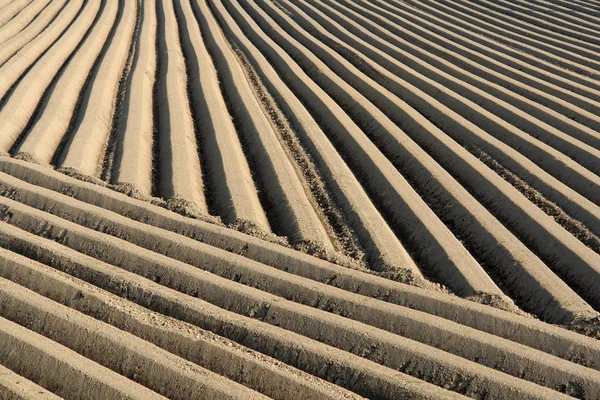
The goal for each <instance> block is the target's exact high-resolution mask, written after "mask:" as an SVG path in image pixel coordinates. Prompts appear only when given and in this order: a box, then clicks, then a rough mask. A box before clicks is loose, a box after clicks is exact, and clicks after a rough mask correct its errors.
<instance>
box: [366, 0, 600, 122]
mask: <svg viewBox="0 0 600 400" xmlns="http://www.w3.org/2000/svg"><path fill="white" fill-rule="evenodd" d="M377 4H380V3H379V1H377ZM384 5H385V4H384ZM372 8H373V9H375V10H376V14H377V15H381V14H385V15H386V16H387V17H388V18H390V21H391V20H392V19H393V20H394V21H398V22H399V23H400V24H394V25H393V26H394V28H396V27H397V26H402V27H405V26H406V27H412V28H413V29H416V30H417V32H415V34H416V35H417V36H416V37H418V38H420V40H421V41H422V42H423V44H424V45H425V47H427V48H428V46H427V44H429V42H431V43H432V46H433V48H434V49H436V50H437V49H441V48H443V49H445V50H446V56H445V58H446V59H447V60H449V61H452V63H453V64H455V65H456V66H458V67H460V68H462V69H464V70H466V71H468V72H472V73H474V74H476V75H477V76H479V77H480V78H483V77H485V78H486V79H487V81H488V82H493V83H496V84H498V85H499V86H500V87H502V88H506V89H509V90H510V91H512V92H515V93H517V94H519V95H521V96H523V97H525V98H528V99H530V100H531V101H533V102H535V103H537V104H540V105H543V106H545V107H547V108H549V109H551V110H554V111H556V112H559V113H561V114H563V115H565V116H566V117H568V118H570V119H572V120H575V121H577V122H580V123H581V124H583V125H585V126H588V127H590V128H591V129H594V130H598V127H599V124H598V121H599V118H598V116H597V114H598V111H599V110H600V108H599V103H598V102H597V101H594V100H591V98H590V96H583V95H578V94H574V93H571V92H570V91H569V90H566V89H563V88H562V87H560V86H558V85H555V84H552V83H546V82H544V81H543V80H541V79H537V78H535V77H532V76H530V75H527V74H524V73H523V72H521V71H520V70H519V69H516V68H510V67H508V66H506V65H505V64H503V63H499V62H496V61H494V60H493V59H491V58H490V57H487V56H484V55H481V54H478V53H477V52H475V51H472V50H470V49H468V48H467V47H466V46H463V45H457V44H456V41H454V40H449V39H447V38H446V37H445V35H439V34H436V33H433V32H431V30H429V29H421V28H419V27H418V26H416V25H414V24H412V23H409V21H407V20H406V19H404V18H403V17H401V16H400V15H399V14H398V13H397V12H396V13H392V12H389V11H387V10H385V9H384V8H382V7H379V6H377V7H372ZM386 22H387V21H386ZM392 30H395V29H392ZM403 32H405V31H403ZM440 43H441V44H440ZM422 46H423V45H422ZM438 46H439V47H438ZM473 64H475V65H473Z"/></svg>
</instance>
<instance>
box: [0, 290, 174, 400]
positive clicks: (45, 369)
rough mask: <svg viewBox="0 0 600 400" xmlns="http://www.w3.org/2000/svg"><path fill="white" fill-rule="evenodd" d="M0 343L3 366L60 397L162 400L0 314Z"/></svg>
mask: <svg viewBox="0 0 600 400" xmlns="http://www.w3.org/2000/svg"><path fill="white" fill-rule="evenodd" d="M4 282H6V281H5V280H3V282H2V283H3V284H2V287H3V288H4V286H5V284H4ZM23 317H26V315H23ZM0 343H2V346H0V355H1V356H2V363H3V365H5V366H7V367H8V368H10V369H11V370H13V371H15V372H17V373H18V374H19V375H21V376H24V377H25V378H27V379H30V380H33V381H35V382H36V383H37V384H39V385H40V386H42V387H44V388H45V389H47V390H49V391H51V392H54V393H56V394H58V395H59V396H61V397H67V398H69V397H72V398H86V399H98V400H101V399H106V398H122V397H125V398H131V399H140V400H141V399H165V397H163V396H160V395H158V394H156V393H154V392H152V391H151V390H148V389H146V388H144V387H142V386H140V385H138V384H136V383H135V382H132V381H131V380H129V379H127V378H125V377H122V376H120V375H119V374H117V373H114V372H113V371H111V370H109V369H107V368H104V367H102V366H101V365H99V364H97V363H95V362H93V361H91V360H89V359H87V358H85V357H84V356H82V355H80V354H78V353H76V352H74V351H72V350H70V349H68V348H66V347H64V346H62V345H60V344H58V343H56V342H54V341H52V340H50V339H48V338H45V337H44V336H42V335H40V334H37V333H35V332H32V331H31V330H29V329H27V328H25V327H23V326H21V325H18V324H16V323H14V322H12V321H10V320H9V319H5V318H3V317H0Z"/></svg>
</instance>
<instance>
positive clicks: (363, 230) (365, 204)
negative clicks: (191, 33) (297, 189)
mask: <svg viewBox="0 0 600 400" xmlns="http://www.w3.org/2000/svg"><path fill="white" fill-rule="evenodd" d="M200 7H202V6H200ZM201 10H202V8H201ZM201 12H202V11H201ZM208 12H209V11H208V9H206V8H205V9H204V15H209V14H208ZM237 39H238V40H239V42H238V46H240V47H242V48H243V49H244V52H245V54H246V56H247V57H248V58H250V59H251V60H252V61H253V62H254V63H255V65H257V66H258V67H259V69H258V70H257V71H259V72H260V73H261V74H262V76H261V78H262V81H263V83H264V84H266V85H268V89H269V91H270V92H271V94H275V97H276V99H277V104H278V106H279V107H284V108H285V117H286V118H288V120H289V121H290V122H291V123H292V124H293V126H294V129H295V130H296V132H297V133H298V135H301V139H300V140H301V142H302V144H303V145H305V146H306V147H308V148H309V149H310V155H311V157H312V159H313V160H315V161H316V163H317V164H318V168H319V172H320V175H321V177H322V178H323V179H324V180H325V181H326V184H327V186H328V189H329V191H330V192H332V194H333V197H334V198H335V199H336V202H337V203H338V204H341V208H342V209H343V212H344V214H345V219H346V220H347V221H348V223H349V224H350V225H351V226H352V228H353V229H354V230H355V231H356V234H357V236H358V237H359V240H360V242H361V243H362V244H363V247H364V248H365V249H366V251H367V259H368V262H369V263H370V265H371V266H374V267H375V268H377V266H378V265H384V266H385V265H388V266H389V268H393V269H397V268H404V269H406V270H410V269H412V268H414V267H413V266H412V262H411V260H410V257H409V256H408V255H407V254H406V251H405V250H404V249H403V248H402V245H401V244H400V242H399V241H398V239H397V238H396V237H395V235H394V233H393V232H392V231H391V229H390V228H389V227H388V225H387V223H386V222H385V220H384V219H383V218H382V216H381V215H380V214H379V212H378V210H377V209H376V208H375V206H374V205H373V203H372V202H371V200H370V199H369V197H368V195H367V194H366V193H365V191H364V190H363V188H362V187H361V186H360V184H359V182H358V181H357V179H356V178H355V177H354V175H353V174H352V172H351V170H350V169H349V168H348V166H347V165H346V164H345V163H344V160H343V159H342V158H341V157H340V156H339V155H338V153H337V152H336V151H335V148H334V147H333V146H332V145H331V143H330V142H329V140H328V139H327V137H326V136H325V134H324V133H323V131H321V129H320V128H319V126H318V124H317V123H316V122H315V120H314V119H313V118H312V117H311V115H310V113H309V112H308V111H307V110H306V109H305V107H304V105H303V104H302V102H301V101H300V100H299V99H298V98H297V97H295V96H294V95H293V93H292V92H291V91H290V90H289V88H287V86H285V84H284V83H283V82H282V81H281V80H280V79H279V77H278V75H277V74H276V72H275V71H274V70H273V69H272V67H271V66H270V65H269V64H268V61H267V60H266V59H265V58H264V57H262V56H261V54H260V53H259V52H258V51H256V50H254V51H249V50H248V49H249V48H254V47H253V45H252V44H251V43H250V42H249V41H248V40H247V39H246V38H245V37H243V36H238V37H237ZM256 57H258V58H259V59H258V60H257V58H256ZM402 254H404V257H405V260H404V261H403V260H401V259H400V260H398V261H396V260H395V259H394V258H398V256H399V255H402ZM405 263H407V264H405ZM386 268H388V267H384V268H382V269H386Z"/></svg>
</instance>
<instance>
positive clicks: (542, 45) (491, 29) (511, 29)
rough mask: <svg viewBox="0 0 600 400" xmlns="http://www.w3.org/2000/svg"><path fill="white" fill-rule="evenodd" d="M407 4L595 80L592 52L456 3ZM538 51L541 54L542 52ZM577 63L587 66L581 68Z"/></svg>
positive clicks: (432, 0)
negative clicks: (429, 8) (432, 10)
mask: <svg viewBox="0 0 600 400" xmlns="http://www.w3.org/2000/svg"><path fill="white" fill-rule="evenodd" d="M409 1H410V2H411V4H414V5H415V6H417V7H420V4H421V3H426V4H431V6H432V7H434V8H436V9H438V10H443V11H444V14H443V15H446V14H447V15H451V16H454V17H457V18H459V19H461V20H463V21H465V22H468V27H471V28H475V29H477V30H478V31H479V32H480V33H481V34H483V35H485V36H490V37H492V38H493V39H495V40H498V41H500V42H505V43H509V45H512V46H515V47H516V48H525V49H527V50H526V51H528V52H531V53H532V54H541V55H542V57H546V58H548V57H549V58H548V59H549V60H550V61H553V60H554V57H555V56H556V55H559V56H560V57H564V58H565V59H567V60H569V61H568V62H564V61H558V62H559V64H560V65H564V66H566V67H567V68H571V69H573V70H574V71H576V72H584V73H585V74H587V75H590V76H592V77H594V78H597V71H598V67H599V66H600V62H599V61H600V60H599V59H598V58H597V57H596V58H595V57H594V54H593V51H589V50H587V49H584V48H581V47H580V46H577V45H572V44H569V43H566V44H565V43H564V42H563V41H560V40H554V39H553V38H552V37H548V36H547V35H538V34H535V33H534V32H531V31H529V30H527V29H522V28H520V27H518V26H515V25H511V24H505V23H502V22H501V21H498V20H495V19H493V18H490V16H489V15H487V14H485V13H481V12H477V10H472V9H469V8H468V7H464V6H461V5H460V4H457V3H456V2H452V3H449V2H447V1H445V0H418V2H417V1H416V0H409ZM453 6H455V7H460V8H458V9H456V8H453ZM538 51H541V53H539V52H538ZM572 62H575V63H576V64H575V65H573V64H572ZM578 64H581V65H583V66H587V67H583V68H580V67H579V66H578Z"/></svg>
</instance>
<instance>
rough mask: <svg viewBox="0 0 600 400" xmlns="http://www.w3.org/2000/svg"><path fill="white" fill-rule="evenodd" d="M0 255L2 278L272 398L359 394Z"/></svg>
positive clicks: (73, 280)
mask: <svg viewBox="0 0 600 400" xmlns="http://www.w3.org/2000/svg"><path fill="white" fill-rule="evenodd" d="M0 257H2V258H3V260H4V262H5V263H6V265H4V266H3V267H2V269H1V270H0V274H1V275H2V276H4V277H5V278H6V279H10V280H11V281H13V282H15V283H18V284H19V285H21V286H24V287H26V288H28V289H30V290H33V291H35V292H37V293H39V294H41V295H43V296H45V297H47V298H50V299H52V300H54V301H56V302H58V303H61V304H64V305H66V306H68V307H70V308H73V309H75V310H77V311H80V312H82V313H84V314H86V315H89V316H91V317H93V318H96V319H98V320H101V321H103V322H106V323H109V324H111V325H113V326H115V327H117V328H119V329H121V330H124V331H127V332H129V333H132V334H134V335H136V336H138V337H140V338H142V339H144V340H147V341H149V342H152V343H153V344H155V345H157V346H159V347H162V348H163V349H165V350H168V351H170V352H171V353H173V354H176V355H178V356H180V357H183V358H185V359H187V360H189V361H191V362H194V363H195V364H198V365H199V366H201V367H204V368H207V369H209V370H211V371H213V372H217V373H219V374H220V375H223V376H225V377H227V378H229V379H232V380H234V381H236V382H238V383H242V384H243V385H244V386H247V387H249V388H251V389H254V390H257V391H259V392H261V393H263V394H265V395H268V396H269V397H271V398H275V399H297V398H306V399H341V398H357V399H358V396H355V395H352V394H351V393H349V392H346V391H344V390H343V389H340V388H339V387H336V386H334V385H332V384H330V383H326V382H324V381H322V380H320V379H318V378H314V377H312V376H310V375H308V374H305V373H303V372H301V371H298V370H296V369H294V368H290V367H287V366H286V365H285V364H282V363H279V362H277V361H275V360H273V359H271V358H270V357H266V356H265V355H262V354H260V353H257V352H255V351H252V350H250V349H248V348H246V347H242V346H239V345H237V344H236V343H235V342H232V341H230V340H227V339H224V338H222V337H220V336H217V335H214V334H212V333H210V332H207V331H205V330H202V329H200V328H198V327H196V326H194V325H191V324H188V323H185V322H181V321H179V320H177V319H174V318H171V317H166V316H163V315H162V314H159V313H155V312H152V311H149V310H147V309H145V308H143V307H140V306H138V305H136V304H135V303H132V302H129V301H127V300H126V299H123V298H121V297H118V296H115V295H113V294H110V293H108V292H106V291H104V290H101V289H98V288H96V287H94V286H92V285H90V284H87V283H85V282H84V281H81V280H79V279H77V278H72V277H71V276H69V275H68V274H66V273H60V272H58V271H57V270H55V269H52V268H49V267H47V266H45V265H43V264H39V263H37V262H34V261H32V260H30V259H27V258H24V257H21V256H18V255H17V254H9V253H6V254H1V255H0ZM71 265H72V266H75V265H76V264H75V263H73V264H71ZM59 267H60V268H62V269H64V270H65V271H67V272H68V270H69V269H68V268H66V267H67V265H66V264H61V265H60V266H59ZM88 279H89V278H88ZM73 299H76V300H73Z"/></svg>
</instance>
